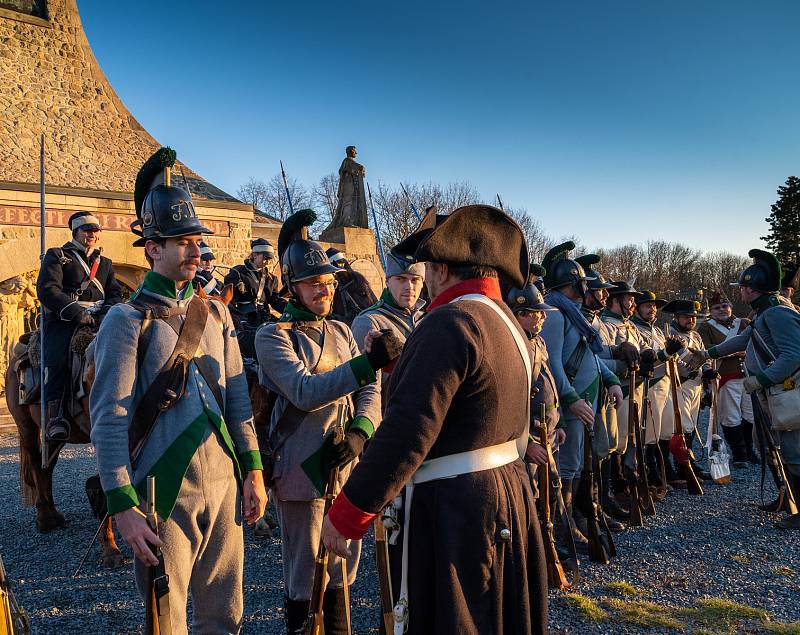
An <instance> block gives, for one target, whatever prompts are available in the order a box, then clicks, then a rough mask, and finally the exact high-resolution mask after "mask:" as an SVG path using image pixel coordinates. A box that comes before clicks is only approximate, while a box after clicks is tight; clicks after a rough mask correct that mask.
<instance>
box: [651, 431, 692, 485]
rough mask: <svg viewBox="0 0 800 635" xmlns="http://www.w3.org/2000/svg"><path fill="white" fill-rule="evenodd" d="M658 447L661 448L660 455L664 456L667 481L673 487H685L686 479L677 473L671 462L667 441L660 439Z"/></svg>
mask: <svg viewBox="0 0 800 635" xmlns="http://www.w3.org/2000/svg"><path fill="white" fill-rule="evenodd" d="M658 447H659V448H661V455H662V456H663V457H664V471H665V472H666V474H667V483H668V484H669V485H671V486H672V487H674V488H675V489H686V479H685V478H683V476H681V475H680V474H679V473H678V471H677V470H676V469H675V467H674V465H673V464H672V457H671V456H670V451H669V441H664V440H660V441H659V442H658Z"/></svg>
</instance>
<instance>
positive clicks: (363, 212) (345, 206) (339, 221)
mask: <svg viewBox="0 0 800 635" xmlns="http://www.w3.org/2000/svg"><path fill="white" fill-rule="evenodd" d="M345 152H346V153H347V156H346V157H345V158H344V161H342V165H341V166H340V167H339V189H338V192H337V198H338V203H337V205H336V211H335V212H334V214H333V220H331V224H330V225H328V227H327V228H326V229H325V231H326V232H327V231H328V230H331V229H334V228H336V227H362V228H364V229H367V228H369V221H368V215H367V198H366V196H365V194H364V177H365V176H366V174H367V172H366V170H365V169H364V166H363V165H361V164H360V163H357V162H356V155H357V154H358V153H357V151H356V147H355V146H347V148H346V149H345Z"/></svg>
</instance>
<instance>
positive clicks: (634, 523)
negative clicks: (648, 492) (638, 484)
mask: <svg viewBox="0 0 800 635" xmlns="http://www.w3.org/2000/svg"><path fill="white" fill-rule="evenodd" d="M643 526H644V518H643V517H642V507H641V504H640V503H639V499H638V498H637V497H636V496H634V497H633V498H632V499H631V516H630V519H629V520H628V527H643Z"/></svg>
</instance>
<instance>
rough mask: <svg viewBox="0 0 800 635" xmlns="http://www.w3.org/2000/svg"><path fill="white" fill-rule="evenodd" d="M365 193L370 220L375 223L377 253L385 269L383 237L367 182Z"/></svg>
mask: <svg viewBox="0 0 800 635" xmlns="http://www.w3.org/2000/svg"><path fill="white" fill-rule="evenodd" d="M367 194H368V195H369V209H370V211H371V212H372V222H373V223H374V224H375V234H376V238H377V239H378V253H379V254H380V255H381V263H383V270H384V271H386V254H385V253H384V251H383V238H382V237H381V229H380V227H378V215H377V214H376V213H375V205H373V204H372V190H371V189H370V187H369V183H367Z"/></svg>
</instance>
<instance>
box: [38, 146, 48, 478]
mask: <svg viewBox="0 0 800 635" xmlns="http://www.w3.org/2000/svg"><path fill="white" fill-rule="evenodd" d="M39 215H40V216H41V218H40V219H39V266H40V267H41V265H42V262H43V261H44V254H45V250H46V249H47V247H46V244H45V222H46V217H47V212H46V209H45V196H44V133H42V139H41V148H40V150H39ZM46 378H47V377H46V373H45V366H44V304H42V301H41V299H40V300H39V401H40V402H41V406H40V408H39V416H40V418H41V419H40V422H39V453H40V454H41V457H42V469H43V470H45V469H47V465H48V463H49V462H50V457H48V456H47V432H46V430H45V428H46V426H47V421H46V420H45V419H46V417H47V414H46V408H47V403H46V401H45V399H44V382H45V379H46Z"/></svg>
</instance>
